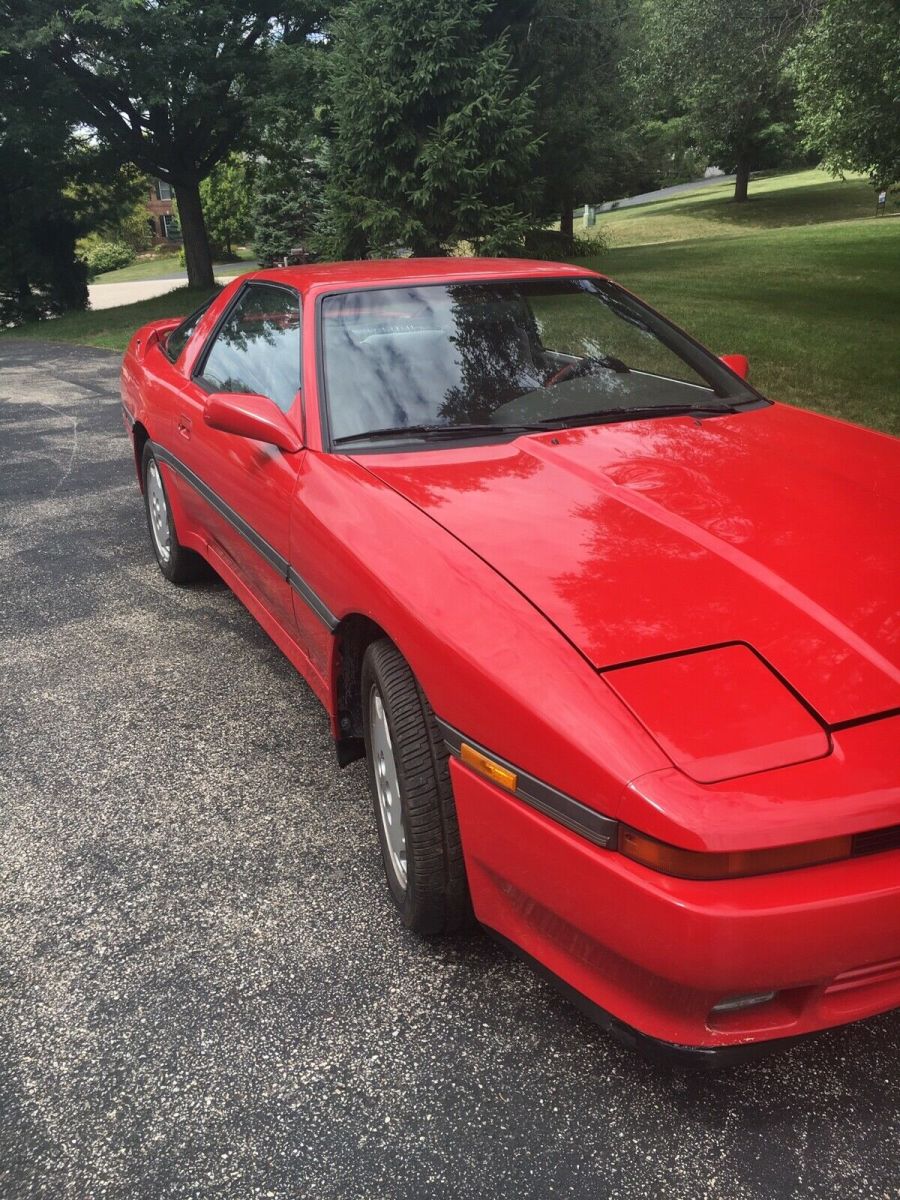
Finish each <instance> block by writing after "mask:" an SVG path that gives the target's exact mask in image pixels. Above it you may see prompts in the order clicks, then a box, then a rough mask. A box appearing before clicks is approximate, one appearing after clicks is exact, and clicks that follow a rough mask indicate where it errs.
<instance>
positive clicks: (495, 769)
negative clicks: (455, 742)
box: [459, 742, 518, 792]
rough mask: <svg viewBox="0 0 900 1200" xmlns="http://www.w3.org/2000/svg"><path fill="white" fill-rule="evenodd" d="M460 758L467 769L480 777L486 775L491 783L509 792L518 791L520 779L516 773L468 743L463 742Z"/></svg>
mask: <svg viewBox="0 0 900 1200" xmlns="http://www.w3.org/2000/svg"><path fill="white" fill-rule="evenodd" d="M459 757H460V758H461V759H462V761H463V762H464V763H465V764H466V766H467V767H471V768H472V770H473V771H477V772H478V774H479V775H484V777H485V778H486V779H490V781H491V783H496V784H498V786H500V787H502V788H506V790H507V791H508V792H514V791H515V790H516V784H517V783H518V777H517V776H516V773H515V771H510V769H509V767H504V766H502V765H501V764H500V763H498V762H494V760H493V759H492V758H488V756H487V755H486V754H482V753H481V751H480V750H476V749H475V747H474V746H470V745H469V743H468V742H463V743H462V745H461V746H460V748H459Z"/></svg>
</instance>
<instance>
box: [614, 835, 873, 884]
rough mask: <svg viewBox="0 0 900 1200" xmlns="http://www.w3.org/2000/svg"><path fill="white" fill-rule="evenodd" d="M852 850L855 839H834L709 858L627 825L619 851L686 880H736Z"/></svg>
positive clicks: (825, 860) (847, 854)
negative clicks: (660, 840) (649, 835)
mask: <svg viewBox="0 0 900 1200" xmlns="http://www.w3.org/2000/svg"><path fill="white" fill-rule="evenodd" d="M852 849H853V839H852V838H851V837H834V838H822V840H821V841H818V842H801V843H800V844H799V845H796V846H776V847H774V848H773V849H771V850H737V851H728V852H721V853H716V852H713V853H709V854H707V853H706V852H705V851H702V850H682V849H681V848H680V847H679V846H670V845H668V843H667V842H658V841H657V840H656V839H655V838H651V837H647V836H646V834H643V833H638V832H637V830H636V829H629V828H628V827H627V826H624V825H623V826H622V827H621V828H620V830H619V851H620V853H622V854H624V855H625V856H626V858H632V859H634V861H635V862H639V863H641V864H643V866H645V867H651V868H652V869H653V870H654V871H662V872H663V873H664V874H665V875H678V876H679V877H680V878H682V879H736V878H738V877H739V876H742V875H768V874H770V873H771V872H773V871H791V870H793V869H794V868H795V867H812V866H817V865H819V864H820V863H828V862H836V861H837V860H838V859H841V858H849V857H850V854H851V852H852Z"/></svg>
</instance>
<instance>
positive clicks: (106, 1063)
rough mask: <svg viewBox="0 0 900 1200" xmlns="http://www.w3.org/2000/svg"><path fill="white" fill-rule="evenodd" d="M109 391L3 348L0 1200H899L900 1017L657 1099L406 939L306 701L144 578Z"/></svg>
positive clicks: (360, 817)
mask: <svg viewBox="0 0 900 1200" xmlns="http://www.w3.org/2000/svg"><path fill="white" fill-rule="evenodd" d="M117 371H118V357H117V356H116V355H114V354H112V353H107V352H104V351H98V350H87V349H79V348H73V347H54V346H51V345H47V344H45V345H42V344H40V343H38V342H15V341H9V340H6V339H3V340H2V341H0V677H2V680H3V686H2V688H0V1196H2V1197H3V1198H4V1200H31V1198H33V1197H46V1198H48V1200H58V1198H63V1200H68V1198H72V1200H88V1198H90V1200H100V1198H101V1197H102V1198H110V1200H113V1198H114V1200H120V1198H122V1200H124V1198H126V1197H127V1198H129V1200H131V1198H135V1200H157V1198H163V1197H165V1198H166V1200H181V1198H188V1197H191V1198H198V1197H223V1198H228V1200H231V1198H233V1200H256V1198H257V1197H259V1198H263V1197H274V1198H277V1200H297V1198H306V1197H310V1198H315V1200H330V1198H335V1200H338V1198H340V1200H343V1198H350V1197H353V1198H357V1197H359V1198H362V1197H365V1198H372V1200H375V1198H382V1197H383V1198H386V1200H393V1198H400V1197H403V1198H406V1197H409V1198H410V1200H413V1198H415V1200H425V1198H431V1197H448V1198H453V1200H457V1198H458V1200H465V1198H473V1200H475V1198H478V1200H481V1198H487V1197H491V1198H493V1197H504V1198H505V1197H511V1198H515V1200H530V1198H532V1197H534V1198H543V1197H550V1196H561V1197H563V1196H564V1197H584V1198H590V1200H600V1198H604V1197H623V1198H624V1197H639V1198H640V1200H648V1198H652V1197H667V1198H671V1197H690V1198H692V1200H693V1198H699V1197H710V1198H711V1197H723V1198H726V1200H743V1198H747V1197H760V1198H761V1197H767V1198H770V1197H788V1196H790V1197H810V1198H815V1200H822V1198H824V1197H835V1198H837V1197H840V1198H841V1200H847V1198H849V1197H872V1198H876V1197H877V1198H878V1200H887V1198H893V1197H900V1014H894V1015H889V1016H885V1017H882V1018H879V1019H876V1020H871V1021H868V1022H864V1023H862V1024H859V1025H856V1026H853V1027H850V1028H848V1029H846V1030H842V1031H838V1032H834V1033H831V1034H826V1035H823V1036H821V1037H819V1038H817V1039H815V1040H814V1041H811V1042H807V1043H806V1044H804V1045H802V1046H800V1047H797V1048H795V1049H793V1050H791V1051H789V1052H787V1053H786V1054H784V1055H782V1056H780V1057H776V1058H772V1059H769V1060H766V1061H764V1062H762V1063H759V1064H756V1065H752V1066H747V1067H745V1068H741V1069H737V1070H732V1071H730V1072H726V1073H722V1074H719V1075H716V1076H699V1075H690V1074H680V1073H673V1072H667V1071H663V1070H660V1069H656V1068H653V1067H650V1066H648V1065H646V1064H644V1063H643V1062H641V1061H640V1060H639V1059H637V1058H635V1057H633V1056H632V1055H631V1054H630V1053H628V1052H627V1051H625V1050H622V1049H620V1048H619V1047H617V1046H616V1045H614V1044H613V1043H611V1042H610V1041H609V1040H608V1039H607V1038H606V1037H605V1036H604V1035H603V1034H602V1033H600V1032H599V1031H597V1030H596V1029H595V1028H594V1027H593V1026H592V1025H590V1024H589V1023H588V1022H587V1021H586V1020H585V1019H583V1018H582V1017H581V1016H579V1015H578V1014H577V1013H576V1012H575V1010H574V1009H572V1008H571V1007H569V1006H568V1005H567V1004H566V1003H565V1002H564V1001H562V1000H561V999H560V998H558V997H557V995H556V993H555V992H554V991H553V990H552V989H551V988H550V987H549V986H548V985H547V984H546V983H544V982H543V981H541V980H540V979H538V978H537V977H536V976H535V975H534V974H533V973H531V972H530V971H529V969H528V968H527V967H525V966H522V965H520V964H519V963H518V962H516V961H514V960H513V959H512V958H510V957H509V956H508V955H507V954H506V953H505V952H504V951H502V950H501V949H499V948H498V947H496V946H495V945H494V944H493V943H492V942H490V941H488V940H487V939H486V938H485V937H483V936H480V935H478V934H476V935H473V936H472V937H470V938H465V939H463V938H460V939H453V940H450V941H444V942H436V943H433V944H432V943H426V942H423V941H420V940H418V939H416V938H415V937H413V936H412V935H410V934H408V933H407V932H405V931H404V929H403V928H402V927H401V926H400V924H399V923H398V921H397V920H396V919H395V917H394V915H393V912H392V909H391V906H390V903H389V899H388V896H387V891H386V887H385V885H384V882H383V879H382V874H381V867H380V863H379V860H378V851H377V843H376V838H375V831H374V825H373V818H372V816H371V812H370V809H369V801H368V798H367V795H366V790H365V781H364V775H363V771H362V770H361V769H360V764H355V765H354V767H352V768H351V769H350V770H348V771H345V772H341V771H339V770H338V769H337V767H336V765H335V763H334V758H333V753H332V750H331V746H330V744H329V737H328V729H327V725H326V721H325V717H324V715H323V713H322V711H321V710H320V709H319V707H318V705H317V703H316V701H315V700H314V699H313V697H312V694H311V693H310V691H309V690H308V689H307V687H306V685H305V684H304V683H303V682H302V681H301V680H300V679H299V677H298V676H297V675H296V674H295V673H294V672H293V670H292V669H291V668H290V666H289V665H288V663H287V662H286V660H285V659H284V658H283V657H282V656H281V654H280V653H279V651H278V650H277V649H276V648H275V647H274V645H272V643H271V642H270V641H269V640H268V639H267V638H266V636H265V635H264V634H263V633H262V631H261V630H260V629H259V628H258V626H257V625H256V624H255V622H254V621H253V619H252V618H251V617H250V616H249V614H248V613H247V612H246V611H245V610H244V609H243V608H242V607H241V605H240V604H239V603H238V602H237V601H236V600H235V599H234V598H233V597H232V596H231V594H230V593H229V592H228V591H227V590H226V589H225V588H224V587H223V586H222V585H220V584H217V583H209V584H205V585H202V586H200V587H195V588H191V589H178V588H173V587H171V586H170V585H168V584H167V583H165V582H164V580H163V579H162V576H161V575H160V574H159V572H158V571H157V569H156V566H155V563H154V561H153V557H152V554H151V551H150V547H149V543H148V540H147V536H146V532H145V528H144V524H143V512H142V508H141V504H140V501H139V497H138V492H137V489H136V486H135V481H134V472H133V467H132V464H131V460H130V457H129V452H128V448H127V445H126V441H125V436H124V433H123V430H122V424H121V419H120V415H119V402H118V391H117ZM675 949H676V950H677V948H675Z"/></svg>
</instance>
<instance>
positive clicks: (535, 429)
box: [333, 422, 547, 446]
mask: <svg viewBox="0 0 900 1200" xmlns="http://www.w3.org/2000/svg"><path fill="white" fill-rule="evenodd" d="M546 432H547V425H546V424H545V423H544V422H540V423H538V424H531V425H528V424H520V423H518V422H516V423H515V424H514V425H490V424H487V423H477V422H471V423H469V424H461V425H438V424H423V425H388V426H383V427H382V428H381V429H368V430H366V431H365V433H345V434H343V435H342V436H341V437H336V438H334V439H333V442H334V445H335V446H341V445H343V444H344V443H345V442H374V441H378V440H381V439H382V438H383V439H389V438H402V437H422V438H447V437H450V438H453V437H466V436H468V435H469V434H474V435H478V434H482V433H546Z"/></svg>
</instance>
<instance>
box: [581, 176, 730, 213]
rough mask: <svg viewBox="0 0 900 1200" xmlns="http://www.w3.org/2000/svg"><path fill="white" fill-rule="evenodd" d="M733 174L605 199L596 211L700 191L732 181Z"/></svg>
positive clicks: (600, 211) (628, 206)
mask: <svg viewBox="0 0 900 1200" xmlns="http://www.w3.org/2000/svg"><path fill="white" fill-rule="evenodd" d="M734 179H735V177H734V175H710V177H709V178H708V179H692V180H691V181H690V182H689V183H673V184H672V185H671V187H664V188H657V190H656V191H655V192H641V193H640V195H638V196H625V197H624V198H623V199H621V200H607V201H606V203H605V204H600V205H598V206H597V212H598V213H604V212H610V211H611V210H612V209H614V208H633V207H634V205H636V204H650V203H652V202H653V201H654V200H669V199H671V197H673V196H685V195H687V194H688V193H689V192H701V191H703V189H704V188H708V187H714V186H715V184H717V183H734Z"/></svg>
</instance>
